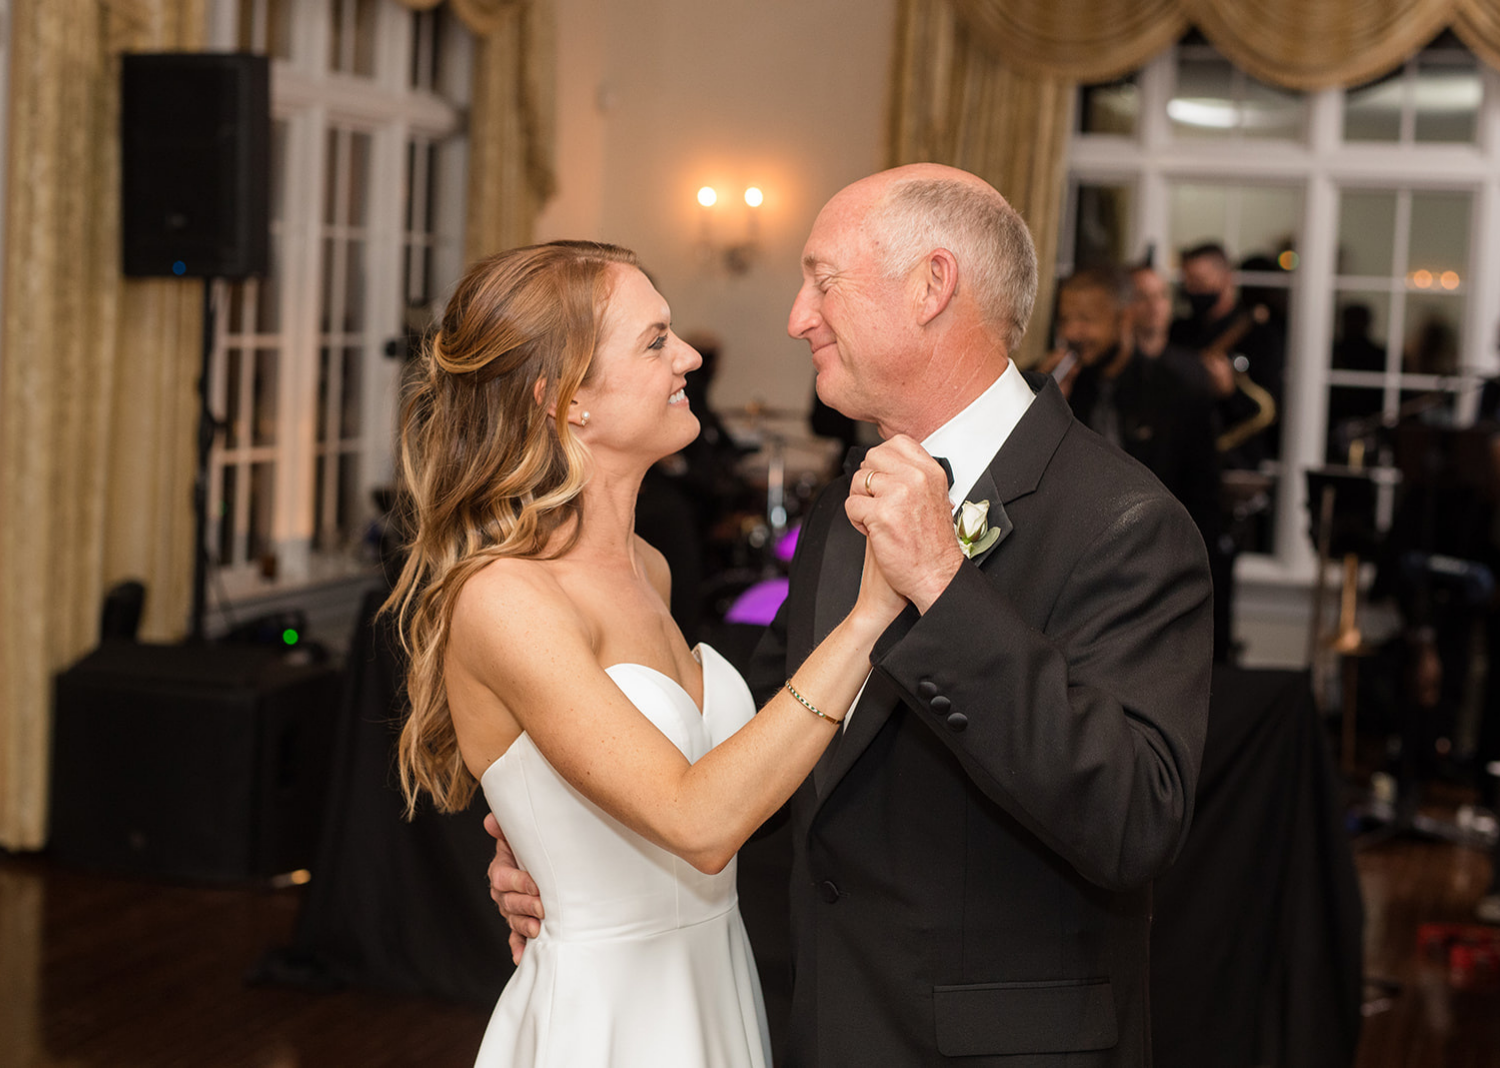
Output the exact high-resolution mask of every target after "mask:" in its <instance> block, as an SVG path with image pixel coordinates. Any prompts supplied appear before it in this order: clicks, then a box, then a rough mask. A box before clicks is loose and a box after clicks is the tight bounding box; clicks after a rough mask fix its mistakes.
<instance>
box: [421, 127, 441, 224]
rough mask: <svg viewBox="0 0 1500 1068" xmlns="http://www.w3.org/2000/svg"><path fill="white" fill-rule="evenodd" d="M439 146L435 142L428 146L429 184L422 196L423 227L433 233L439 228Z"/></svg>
mask: <svg viewBox="0 0 1500 1068" xmlns="http://www.w3.org/2000/svg"><path fill="white" fill-rule="evenodd" d="M438 158H439V157H438V147H437V145H435V144H430V143H429V144H428V146H427V184H426V186H425V188H426V195H425V196H424V197H423V198H422V203H423V206H424V207H425V209H426V210H425V211H424V213H423V216H422V229H423V230H425V231H427V233H429V234H430V233H432V232H433V231H434V230H436V229H437V191H438Z"/></svg>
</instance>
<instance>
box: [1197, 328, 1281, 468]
mask: <svg viewBox="0 0 1500 1068" xmlns="http://www.w3.org/2000/svg"><path fill="white" fill-rule="evenodd" d="M1270 318H1271V309H1270V308H1267V307H1266V306H1265V305H1264V304H1256V305H1253V306H1251V307H1249V308H1245V309H1243V310H1242V311H1241V312H1240V313H1239V314H1238V315H1237V316H1235V318H1234V321H1233V322H1231V323H1230V324H1229V326H1228V327H1226V328H1225V330H1224V332H1223V333H1222V334H1220V335H1219V336H1218V337H1216V338H1214V339H1213V341H1211V342H1210V343H1209V344H1208V347H1207V348H1205V349H1203V351H1202V352H1201V353H1199V356H1200V358H1202V359H1203V360H1205V361H1207V360H1210V359H1213V358H1216V357H1218V358H1224V359H1228V358H1229V353H1230V350H1231V349H1233V348H1234V346H1235V345H1237V344H1239V341H1240V339H1241V338H1243V337H1244V336H1245V335H1246V334H1248V333H1249V332H1250V331H1251V330H1252V329H1253V328H1254V327H1256V326H1259V325H1261V324H1263V323H1266V322H1269V321H1270ZM1234 388H1235V389H1236V390H1238V391H1239V392H1240V393H1243V394H1244V395H1245V396H1246V397H1248V398H1249V399H1250V401H1251V402H1252V403H1253V404H1254V405H1255V411H1254V413H1252V414H1251V415H1249V416H1247V417H1246V418H1244V419H1242V420H1240V421H1239V422H1238V423H1235V424H1234V426H1231V427H1229V428H1228V429H1226V430H1224V431H1223V432H1221V433H1220V434H1219V436H1218V438H1216V439H1215V441H1214V446H1215V447H1216V448H1217V449H1218V450H1219V451H1220V452H1228V451H1230V450H1231V449H1234V448H1236V447H1238V446H1240V445H1243V444H1244V443H1245V442H1247V441H1249V440H1250V439H1251V438H1252V437H1254V436H1255V435H1256V434H1259V433H1260V432H1261V431H1262V430H1264V429H1266V427H1268V426H1270V425H1271V424H1272V423H1274V422H1276V399H1275V398H1274V397H1272V396H1271V394H1270V393H1268V392H1266V390H1265V389H1263V388H1262V387H1261V386H1260V384H1259V383H1257V382H1256V381H1255V380H1254V379H1252V378H1251V377H1250V375H1249V374H1248V373H1247V372H1245V371H1242V370H1239V369H1238V368H1236V369H1235V372H1234Z"/></svg>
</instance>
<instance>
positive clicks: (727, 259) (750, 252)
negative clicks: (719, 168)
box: [698, 185, 765, 274]
mask: <svg viewBox="0 0 1500 1068" xmlns="http://www.w3.org/2000/svg"><path fill="white" fill-rule="evenodd" d="M764 202H765V194H763V193H762V192H761V191H760V189H759V188H758V187H756V186H753V185H752V186H750V188H748V189H746V190H745V227H744V236H743V237H742V238H741V239H740V240H738V241H730V242H729V243H728V244H724V245H722V246H721V245H719V244H717V243H716V242H715V240H714V223H713V219H714V214H715V212H716V211H717V210H718V209H717V205H718V203H719V193H718V190H716V189H714V188H713V187H712V186H707V185H705V186H704V187H703V188H702V189H699V190H698V204H699V205H700V208H701V210H700V212H699V218H700V220H701V223H700V227H699V238H698V250H699V257H700V258H701V259H702V260H703V262H704V263H706V264H707V263H712V262H713V261H715V260H722V261H723V263H724V268H725V270H727V271H728V272H729V273H730V274H744V273H745V272H746V271H748V270H749V269H750V265H751V264H752V263H753V262H754V261H755V256H756V254H757V253H758V252H759V251H760V206H761V204H763V203H764ZM724 210H726V211H727V210H729V209H728V208H727V207H726V208H725V209H724Z"/></svg>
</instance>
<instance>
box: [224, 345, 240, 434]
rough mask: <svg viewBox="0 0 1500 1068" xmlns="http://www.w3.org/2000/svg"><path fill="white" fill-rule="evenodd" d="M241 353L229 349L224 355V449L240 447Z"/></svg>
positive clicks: (237, 350)
mask: <svg viewBox="0 0 1500 1068" xmlns="http://www.w3.org/2000/svg"><path fill="white" fill-rule="evenodd" d="M242 355H243V354H242V353H241V352H240V350H239V349H230V350H229V351H228V352H226V353H224V417H223V418H224V447H225V448H226V449H234V448H238V447H239V445H240V424H241V418H242V416H241V413H240V376H241V375H242V374H243V373H244V371H243V366H244V364H243V359H242Z"/></svg>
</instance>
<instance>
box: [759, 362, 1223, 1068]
mask: <svg viewBox="0 0 1500 1068" xmlns="http://www.w3.org/2000/svg"><path fill="white" fill-rule="evenodd" d="M1028 382H1029V383H1030V385H1031V387H1032V388H1033V389H1034V390H1038V391H1039V392H1038V396H1037V398H1036V400H1035V402H1034V403H1033V404H1032V405H1031V407H1030V408H1029V409H1028V411H1027V413H1026V415H1025V416H1024V417H1023V418H1022V420H1021V422H1020V423H1019V425H1018V426H1017V427H1016V428H1015V430H1014V432H1013V433H1012V434H1011V436H1010V438H1009V440H1007V442H1006V444H1005V446H1004V447H1003V448H1002V449H1001V450H1000V452H999V453H998V454H997V455H996V456H995V458H994V460H993V461H992V462H991V464H990V466H989V468H988V470H987V472H986V473H985V474H984V475H983V476H982V477H981V479H980V481H979V484H978V485H977V486H975V487H974V489H973V490H971V491H970V492H969V494H968V499H969V500H971V501H976V502H977V501H979V500H982V499H987V500H989V501H990V502H991V508H990V515H991V523H992V525H993V524H995V523H999V524H1000V525H1001V529H1002V530H1003V531H1004V533H1003V536H1002V537H1001V539H1000V540H999V541H998V543H997V544H996V545H995V546H994V547H993V548H991V549H990V550H989V551H988V552H987V553H986V554H985V555H984V556H983V557H981V558H978V559H975V560H971V561H968V562H966V563H965V564H964V565H963V566H962V567H961V568H960V570H959V573H958V574H957V575H956V576H955V578H954V579H953V581H952V583H951V584H950V585H949V587H948V589H947V590H946V591H945V592H944V593H943V595H942V596H941V597H940V598H939V599H938V600H937V601H936V602H935V603H934V604H933V605H932V606H931V608H930V609H929V610H928V612H927V614H926V615H924V616H921V617H918V615H917V613H916V611H915V610H914V609H909V610H908V612H907V614H906V615H905V616H903V617H901V618H900V619H898V620H897V621H896V623H895V624H893V625H892V627H891V629H890V630H889V631H888V632H887V634H886V635H885V636H884V637H883V638H882V640H881V642H880V643H879V645H878V646H877V648H876V650H875V653H874V654H873V655H872V657H871V660H872V663H873V671H872V674H871V677H870V680H869V683H868V685H867V686H866V688H865V691H864V694H863V696H862V697H861V699H860V701H859V703H858V704H857V706H856V707H855V708H854V710H853V712H852V716H853V718H852V719H851V720H850V721H849V723H848V724H847V726H846V727H845V729H844V731H843V732H842V734H841V735H840V736H839V737H838V738H837V739H836V741H835V743H834V745H832V746H831V747H830V750H829V752H828V753H827V754H825V756H824V758H823V760H822V762H820V764H819V766H818V768H817V769H816V770H815V771H814V772H813V774H812V775H811V776H809V778H808V781H807V782H805V783H804V784H803V786H802V788H801V789H800V791H799V792H798V794H797V795H796V796H795V797H794V798H793V801H792V819H793V825H792V834H793V839H794V846H793V848H794V856H793V860H792V886H791V896H792V939H793V951H792V955H793V962H794V976H793V999H792V1012H791V1021H790V1025H789V1032H788V1046H787V1050H786V1054H787V1055H786V1064H787V1065H788V1066H789V1068H804V1066H809V1065H817V1066H820V1068H831V1066H835V1065H848V1066H851V1068H852V1066H859V1068H867V1066H871V1065H882V1066H883V1065H901V1066H905V1065H928V1064H934V1065H935V1064H946V1063H951V1062H950V1061H949V1060H948V1058H951V1057H963V1058H967V1059H965V1060H963V1061H962V1063H964V1064H967V1065H1005V1066H1008V1068H1033V1066H1035V1068H1040V1066H1057V1065H1069V1066H1096V1065H1098V1066H1103V1065H1145V1064H1149V1063H1150V1027H1149V1020H1150V1016H1149V1010H1148V1006H1147V1001H1146V997H1147V982H1148V971H1149V969H1148V963H1147V941H1148V934H1149V927H1150V915H1151V891H1150V884H1151V880H1152V878H1153V877H1154V876H1156V875H1157V874H1158V873H1160V872H1161V871H1162V870H1163V869H1164V868H1166V867H1167V865H1168V864H1169V863H1170V862H1171V860H1172V858H1173V857H1174V856H1175V854H1176V852H1177V850H1178V848H1179V846H1180V845H1181V843H1182V841H1183V838H1184V836H1185V834H1186V832H1187V827H1188V822H1189V819H1190V817H1191V810H1192V799H1193V791H1194V787H1195V786H1196V779H1197V771H1198V761H1199V757H1200V754H1201V752H1202V746H1203V737H1204V731H1205V727H1206V721H1207V709H1208V686H1209V675H1210V669H1211V664H1210V646H1211V639H1212V634H1211V618H1210V615H1211V612H1210V608H1211V606H1210V598H1211V594H1210V586H1209V578H1208V564H1207V560H1206V558H1205V553H1204V549H1203V543H1202V539H1201V538H1200V537H1199V536H1198V532H1197V530H1196V529H1195V528H1194V526H1193V524H1192V522H1191V521H1190V520H1189V518H1188V516H1187V514H1186V512H1185V511H1184V510H1183V508H1182V506H1181V505H1180V504H1178V502H1177V501H1175V500H1174V499H1173V498H1172V497H1171V496H1170V495H1169V494H1168V493H1167V492H1166V491H1165V490H1164V489H1163V488H1162V486H1161V484H1160V483H1159V482H1158V481H1157V480H1156V479H1155V478H1153V477H1152V476H1151V475H1150V474H1149V473H1148V472H1147V471H1146V470H1145V468H1143V467H1142V466H1140V465H1139V464H1138V463H1136V462H1135V461H1133V460H1131V459H1130V458H1128V457H1126V456H1124V455H1123V454H1121V453H1120V452H1119V451H1118V450H1116V449H1114V448H1111V447H1110V446H1108V445H1107V444H1106V443H1105V442H1104V441H1103V440H1102V439H1101V438H1099V437H1098V436H1097V435H1096V434H1094V433H1093V432H1091V431H1089V430H1087V429H1086V428H1085V427H1083V426H1082V424H1080V423H1078V422H1077V421H1076V420H1075V419H1074V418H1073V416H1072V414H1071V413H1070V411H1069V409H1068V406H1067V403H1066V402H1065V401H1064V400H1063V398H1062V395H1061V393H1060V392H1059V391H1058V389H1057V388H1056V386H1055V385H1054V384H1053V383H1052V382H1051V380H1050V379H1048V378H1046V377H1045V376H1030V375H1028ZM849 481H850V480H849V474H848V472H847V471H846V473H845V475H844V477H842V478H841V479H838V480H836V481H835V482H834V483H833V484H831V486H830V487H829V488H828V490H827V491H826V492H825V493H824V494H823V496H822V498H821V499H820V501H819V502H818V504H817V505H816V506H815V507H814V508H813V510H812V512H811V513H810V515H809V518H808V520H807V523H806V525H805V528H804V531H803V535H802V537H801V539H800V544H799V547H798V551H797V556H796V558H795V560H794V562H793V564H792V579H791V593H790V596H789V597H788V599H787V601H786V603H785V604H784V605H783V607H782V611H781V613H780V614H779V615H778V616H777V619H776V621H775V622H774V623H773V624H772V626H771V628H770V630H769V631H768V632H767V635H766V638H765V640H764V641H763V642H762V643H761V646H760V647H759V649H757V652H756V655H755V658H754V662H753V663H752V666H751V670H750V676H751V681H752V685H754V686H755V687H756V689H757V691H758V695H759V696H762V697H764V696H767V695H768V694H770V693H771V692H772V691H773V690H774V688H775V687H776V686H779V685H780V684H781V682H782V681H783V680H784V679H785V678H786V676H787V675H788V674H789V673H790V672H791V671H792V670H793V669H794V668H795V667H796V666H797V665H798V664H800V663H801V661H802V660H803V659H804V658H805V657H806V656H807V654H808V653H809V652H810V651H811V650H812V648H813V647H814V645H815V644H816V643H817V642H818V641H819V640H820V639H821V638H822V637H823V636H824V635H825V634H827V633H828V631H829V630H830V629H831V628H832V627H833V626H834V625H835V624H836V623H837V622H838V621H839V620H840V619H841V618H842V617H843V616H844V615H845V614H846V613H847V611H848V610H849V608H850V607H851V606H852V605H853V603H854V599H855V596H856V594H857V592H858V587H859V579H860V571H861V564H862V560H863V543H862V539H861V537H860V535H859V534H858V533H857V532H856V531H855V530H854V529H853V528H852V527H851V526H850V525H849V522H848V520H847V518H846V517H845V515H844V509H843V502H844V500H845V498H846V497H847V494H848V489H849Z"/></svg>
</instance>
